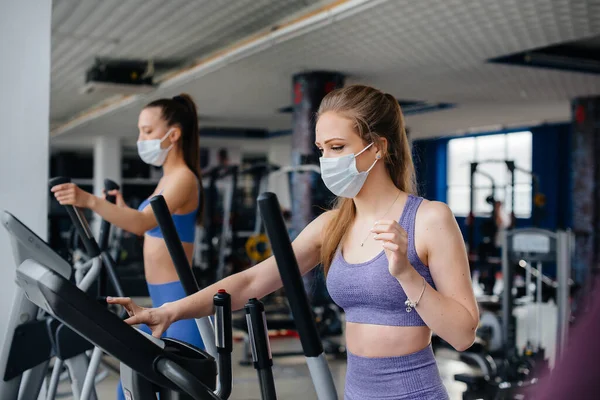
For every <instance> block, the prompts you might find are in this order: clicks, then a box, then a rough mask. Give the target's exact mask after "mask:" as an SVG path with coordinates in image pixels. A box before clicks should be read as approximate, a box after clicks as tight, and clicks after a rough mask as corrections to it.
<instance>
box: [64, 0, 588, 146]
mask: <svg viewBox="0 0 600 400" xmlns="http://www.w3.org/2000/svg"><path fill="white" fill-rule="evenodd" d="M180 3H181V2H180ZM257 3H264V4H266V3H269V4H270V5H271V6H272V7H271V8H268V7H266V8H265V9H266V10H270V11H268V12H269V13H270V14H269V15H274V14H277V13H278V12H280V13H283V11H277V10H279V8H278V7H280V6H281V7H285V6H284V5H285V4H288V7H291V6H290V5H289V4H290V3H291V2H285V1H282V2H280V3H277V6H275V3H274V2H273V3H271V2H260V1H258V2H257ZM366 4H367V6H365V7H364V8H365V9H364V10H363V11H361V12H360V13H355V14H351V15H350V16H348V17H345V18H342V17H336V18H335V19H331V21H330V23H325V24H322V25H321V26H320V27H318V28H317V29H315V30H313V31H311V32H309V33H305V34H301V35H298V36H296V37H293V38H291V39H289V40H283V41H280V42H278V43H276V44H273V45H266V46H264V48H262V49H261V50H260V51H256V52H254V53H253V54H251V55H249V56H246V57H242V58H240V59H238V60H236V61H233V62H230V63H228V64H227V65H225V66H222V67H220V68H218V69H216V70H214V71H212V70H211V71H210V72H206V71H204V70H203V67H202V66H200V67H198V69H197V73H196V72H193V73H191V76H192V77H191V78H190V79H189V80H185V81H182V83H177V84H172V85H165V87H164V88H159V90H157V91H156V92H155V93H152V94H150V95H144V96H140V97H139V98H138V99H137V100H135V101H133V102H132V103H129V105H128V106H127V107H125V108H123V109H122V110H119V109H116V110H115V111H112V112H110V113H107V114H105V115H104V116H102V117H99V118H97V119H95V120H94V121H92V122H90V123H88V124H86V125H85V128H74V129H73V130H72V132H77V133H80V134H83V133H86V134H91V132H102V131H103V129H102V127H110V129H109V131H111V132H114V131H116V132H118V131H119V127H120V126H123V127H125V126H133V127H135V120H136V116H137V112H139V108H140V107H141V106H142V105H143V104H144V103H145V102H147V101H148V100H149V99H150V98H154V97H157V96H163V95H170V96H172V95H174V94H176V93H179V92H181V91H186V92H189V93H191V94H192V96H193V97H194V98H195V99H196V100H197V102H198V104H199V108H200V114H201V115H203V116H205V117H206V118H207V119H210V120H211V121H213V122H214V123H215V124H225V125H226V124H228V123H231V124H232V125H234V124H244V123H246V124H247V126H249V127H251V126H257V127H263V128H270V129H281V128H282V127H284V128H285V127H289V124H290V118H289V115H280V114H277V113H276V112H275V110H276V109H278V108H279V107H282V106H286V105H289V103H290V96H291V95H290V89H291V76H292V75H293V74H295V73H297V72H300V71H308V70H334V71H340V72H343V73H345V74H347V76H348V82H363V83H367V84H373V85H376V86H378V87H380V88H382V89H384V90H386V91H389V92H391V93H392V94H394V95H395V96H396V97H398V98H403V99H414V100H427V101H432V102H452V103H457V107H456V108H454V109H451V110H448V111H444V112H436V113H431V114H424V115H421V116H418V117H411V118H410V119H409V120H410V121H412V123H413V126H414V129H413V132H415V134H422V135H433V134H440V133H450V131H455V130H460V129H463V128H468V127H469V126H470V125H468V124H480V123H482V119H484V118H489V120H491V121H493V122H492V123H494V124H496V123H501V122H502V121H504V123H505V124H518V123H520V122H523V121H531V120H542V121H543V120H556V118H557V117H560V118H568V110H569V108H568V104H569V101H570V99H571V98H573V97H575V96H586V95H594V94H600V77H599V76H598V75H591V74H582V73H574V72H561V71H551V70H542V69H529V68H524V67H517V66H506V65H499V64H490V63H487V62H486V60H488V59H490V58H493V57H498V56H501V55H506V54H511V53H515V52H520V51H523V50H526V49H531V48H536V47H541V46H546V45H550V44H556V43H560V42H564V41H570V40H575V39H582V38H586V37H590V36H594V35H599V34H600V0H587V1H583V0H504V1H497V0H479V1H472V0H445V1H439V0H420V1H411V0H396V1H394V0H388V1H372V2H368V3H366ZM206 7H208V6H206ZM369 7H370V8H369ZM205 10H208V8H206V9H205ZM227 10H228V9H227ZM172 11H173V10H172ZM213 11H214V10H213ZM221 11H222V10H221ZM246 11H247V12H248V13H249V14H251V15H254V18H258V19H260V18H259V17H258V15H260V12H266V11H265V10H263V11H260V12H259V11H258V10H257V9H254V8H252V7H251V6H250V5H249V3H248V4H247V7H246ZM242 13H243V10H242V9H239V10H238V11H237V13H236V12H235V11H234V10H228V13H220V12H217V11H214V13H213V14H208V15H210V18H209V19H210V20H211V21H214V22H215V23H214V24H213V25H212V30H210V28H209V27H206V29H200V26H203V25H204V24H206V23H207V22H206V21H203V22H199V23H198V24H196V25H194V27H193V28H190V27H189V26H188V29H199V30H200V31H202V32H205V33H206V32H210V35H207V36H205V37H206V39H203V40H200V39H198V40H197V42H194V40H195V39H194V38H190V39H185V40H182V41H176V42H169V41H166V40H165V41H164V42H161V43H156V44H155V46H154V47H153V48H157V49H161V50H160V51H161V52H163V54H170V53H169V51H168V49H169V48H171V49H176V50H175V51H174V53H173V54H175V53H177V52H179V54H192V52H193V51H199V52H202V51H203V50H202V49H203V47H202V46H204V45H207V43H215V44H214V45H215V46H217V47H214V48H218V47H220V46H222V44H219V43H222V42H223V40H221V39H219V38H220V37H221V36H220V35H222V33H220V31H219V30H220V29H224V26H228V27H229V26H231V27H229V28H227V29H229V30H228V32H236V34H237V35H246V34H247V33H246V32H249V31H251V30H252V29H256V28H248V30H247V31H246V30H244V29H242V28H241V27H240V28H239V30H238V27H237V26H233V25H235V21H238V20H241V19H243V18H241V16H240V15H241V14H242ZM261 18H264V17H261ZM181 21H182V24H183V22H184V21H186V18H183V19H182V20H181ZM248 24H249V25H248V26H252V27H254V26H255V25H252V24H251V23H250V22H248ZM167 25H168V24H167ZM256 26H258V23H257V25H256ZM164 29H165V31H166V30H167V28H164ZM188 29H185V30H184V31H186V32H188ZM173 32H175V31H173ZM189 32H196V30H192V31H189ZM173 34H175V33H173ZM223 35H224V36H223V37H228V36H227V35H226V34H224V33H223ZM167 36H168V35H167ZM192 36H193V35H192ZM183 37H186V36H185V34H184V36H183ZM211 38H212V39H214V42H211ZM169 43H171V46H169ZM184 43H188V44H184ZM140 46H141V44H140ZM208 46H209V48H210V45H208ZM194 49H195V50H194ZM132 51H133V49H132ZM144 51H145V52H147V51H149V50H147V49H146V50H144ZM188 52H189V53H188ZM73 57H75V56H73ZM194 74H196V75H195V78H194ZM68 104H69V102H68V101H65V106H64V109H65V112H66V110H67V109H68ZM469 110H470V111H469ZM498 110H502V114H499V115H496V114H495V113H496V112H499V111H498ZM544 110H546V111H544ZM469 112H477V113H478V116H477V117H473V118H466V117H465V116H466V115H467V114H468V113H469ZM544 116H545V117H544ZM433 120H435V121H434V122H431V121H433ZM132 124H133V125H132ZM259 124H261V125H259ZM443 127H447V131H446V132H444V131H443ZM440 129H441V130H440ZM116 134H118V133H116Z"/></svg>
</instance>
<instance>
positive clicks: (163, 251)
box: [144, 235, 194, 285]
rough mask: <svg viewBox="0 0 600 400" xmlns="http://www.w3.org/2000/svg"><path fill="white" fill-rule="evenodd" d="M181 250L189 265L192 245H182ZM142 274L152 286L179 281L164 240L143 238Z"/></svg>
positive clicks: (149, 237) (192, 249)
mask: <svg viewBox="0 0 600 400" xmlns="http://www.w3.org/2000/svg"><path fill="white" fill-rule="evenodd" d="M183 249H184V250H185V254H186V255H187V258H188V262H189V263H190V265H191V262H192V257H193V254H194V244H193V243H183ZM144 272H145V274H146V281H147V282H148V283H150V284H153V285H158V284H163V283H168V282H174V281H178V280H179V276H178V275H177V271H176V270H175V266H174V265H173V260H172V259H171V256H170V255H169V250H168V249H167V245H166V244H165V241H164V239H161V238H155V237H152V236H148V235H145V236H144Z"/></svg>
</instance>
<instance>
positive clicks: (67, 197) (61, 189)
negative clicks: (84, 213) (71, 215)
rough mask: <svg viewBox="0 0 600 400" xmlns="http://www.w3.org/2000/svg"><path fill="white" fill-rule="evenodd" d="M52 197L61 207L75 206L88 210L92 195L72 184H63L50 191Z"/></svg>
mask: <svg viewBox="0 0 600 400" xmlns="http://www.w3.org/2000/svg"><path fill="white" fill-rule="evenodd" d="M50 191H51V192H52V193H54V197H56V200H57V201H58V202H59V203H60V205H62V206H67V205H70V206H75V207H80V208H90V207H91V204H92V202H93V199H94V195H93V194H91V193H88V192H86V191H85V190H83V189H81V188H80V187H79V186H77V185H76V184H74V183H63V184H60V185H56V186H54V187H52V189H50Z"/></svg>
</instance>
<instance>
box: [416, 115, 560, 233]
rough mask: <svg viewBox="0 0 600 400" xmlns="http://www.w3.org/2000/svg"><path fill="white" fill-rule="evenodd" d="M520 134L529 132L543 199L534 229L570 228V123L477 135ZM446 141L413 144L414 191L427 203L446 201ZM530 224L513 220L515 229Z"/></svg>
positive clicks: (462, 221) (529, 221) (477, 222)
mask: <svg viewBox="0 0 600 400" xmlns="http://www.w3.org/2000/svg"><path fill="white" fill-rule="evenodd" d="M523 130H530V131H531V133H532V153H533V154H532V169H533V173H534V174H536V175H538V177H539V180H540V188H539V190H540V191H541V193H543V194H544V195H545V196H546V206H545V207H544V209H543V211H542V214H541V215H540V219H539V223H538V226H540V227H542V228H546V229H551V230H555V229H561V228H567V227H570V226H571V213H570V211H569V210H570V206H571V191H570V189H569V188H570V186H571V185H570V183H571V182H570V181H571V179H570V173H569V170H570V153H571V152H570V146H571V144H570V139H571V125H570V123H562V124H552V125H541V126H536V127H519V128H518V129H512V130H510V131H502V132H498V131H495V132H482V133H478V134H477V135H493V134H498V133H505V132H511V131H512V132H519V131H523ZM473 136H475V135H473ZM461 137H464V136H461ZM450 139H451V137H444V138H438V139H426V140H415V141H414V142H413V157H414V163H415V169H416V173H417V185H418V191H419V194H420V195H421V196H423V197H425V198H427V199H429V200H438V201H443V202H446V201H447V198H446V184H447V154H448V151H447V150H448V141H449V140H450ZM457 221H458V223H459V226H460V227H461V229H462V231H463V235H466V229H465V228H466V227H465V223H464V218H463V217H458V218H457ZM480 222H481V221H476V224H475V225H476V226H478V225H479V223H480ZM532 224H533V220H532V218H528V219H519V220H517V226H519V227H526V226H531V225H532ZM477 235H478V233H477V232H476V240H475V242H476V243H477V242H478V241H479V238H478V236H477Z"/></svg>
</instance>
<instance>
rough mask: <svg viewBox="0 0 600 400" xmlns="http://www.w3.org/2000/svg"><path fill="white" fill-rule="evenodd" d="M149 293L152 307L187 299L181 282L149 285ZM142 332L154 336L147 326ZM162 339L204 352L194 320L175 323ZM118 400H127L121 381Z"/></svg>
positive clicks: (142, 327) (143, 326)
mask: <svg viewBox="0 0 600 400" xmlns="http://www.w3.org/2000/svg"><path fill="white" fill-rule="evenodd" d="M148 292H149V293H150V298H151V299H152V307H160V306H162V305H163V304H165V303H169V302H172V301H176V300H179V299H182V298H184V297H185V291H184V290H183V285H182V284H181V282H180V281H175V282H169V283H163V284H160V285H152V284H150V283H148ZM138 328H139V329H140V330H142V331H144V332H146V333H148V334H152V331H151V330H150V328H148V326H146V325H140V326H139V327H138ZM162 337H167V338H173V339H178V340H181V341H182V342H186V343H189V344H191V345H194V346H196V347H198V348H199V349H201V350H204V343H203V342H202V338H201V337H200V332H199V331H198V326H197V325H196V321H194V320H193V319H186V320H181V321H177V322H175V323H173V324H172V325H171V326H170V327H169V329H167V331H166V332H165V333H164V334H163V335H162ZM117 399H118V400H125V396H124V394H123V387H122V386H121V382H120V381H119V385H118V386H117Z"/></svg>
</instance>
